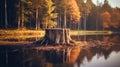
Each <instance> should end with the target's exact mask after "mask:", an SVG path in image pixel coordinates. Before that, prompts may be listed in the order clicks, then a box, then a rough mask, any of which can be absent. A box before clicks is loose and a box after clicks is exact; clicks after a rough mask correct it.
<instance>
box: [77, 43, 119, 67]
mask: <svg viewBox="0 0 120 67" xmlns="http://www.w3.org/2000/svg"><path fill="white" fill-rule="evenodd" d="M113 51H115V52H119V51H120V45H113V46H106V47H101V48H90V49H85V50H82V51H81V53H80V55H79V57H78V60H77V63H78V66H80V64H82V63H83V61H84V60H85V59H87V61H88V62H91V60H92V59H93V57H94V56H97V58H98V59H99V58H100V57H103V56H104V59H105V60H107V59H108V58H109V56H110V54H111V53H112V52H113Z"/></svg>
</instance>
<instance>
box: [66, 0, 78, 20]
mask: <svg viewBox="0 0 120 67" xmlns="http://www.w3.org/2000/svg"><path fill="white" fill-rule="evenodd" d="M66 7H67V12H68V14H69V15H70V16H72V21H74V22H79V21H80V11H79V7H78V5H77V3H76V1H75V0H71V1H67V5H66Z"/></svg>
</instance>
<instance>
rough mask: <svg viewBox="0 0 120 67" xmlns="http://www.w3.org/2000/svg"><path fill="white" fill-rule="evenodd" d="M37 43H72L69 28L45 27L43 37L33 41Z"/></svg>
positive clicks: (73, 42)
mask: <svg viewBox="0 0 120 67" xmlns="http://www.w3.org/2000/svg"><path fill="white" fill-rule="evenodd" d="M35 44H39V45H74V44H75V41H73V40H72V39H71V37H70V29H65V28H54V29H46V34H45V37H44V38H43V39H42V40H39V41H37V42H35Z"/></svg>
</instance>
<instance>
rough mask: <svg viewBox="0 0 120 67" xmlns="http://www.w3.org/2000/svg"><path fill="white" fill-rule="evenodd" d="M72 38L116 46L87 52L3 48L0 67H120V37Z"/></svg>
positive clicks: (71, 48)
mask: <svg viewBox="0 0 120 67" xmlns="http://www.w3.org/2000/svg"><path fill="white" fill-rule="evenodd" d="M72 39H74V40H78V41H84V40H86V41H90V40H92V41H96V40H99V41H104V42H105V43H112V44H113V45H112V46H106V47H101V48H88V49H81V48H79V47H67V48H65V49H61V50H50V51H48V50H41V51H38V50H35V49H32V48H28V47H22V46H14V47H10V46H0V67H120V41H119V40H120V35H110V36H108V35H106V36H104V35H101V36H97V35H95V36H72ZM13 41H14V40H13ZM90 45H91V44H90Z"/></svg>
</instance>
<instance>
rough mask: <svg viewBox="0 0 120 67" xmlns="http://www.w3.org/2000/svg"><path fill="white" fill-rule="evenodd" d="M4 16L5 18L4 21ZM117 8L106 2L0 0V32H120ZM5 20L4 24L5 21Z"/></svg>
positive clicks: (119, 9)
mask: <svg viewBox="0 0 120 67" xmlns="http://www.w3.org/2000/svg"><path fill="white" fill-rule="evenodd" d="M6 17H7V18H6ZM119 17H120V8H119V7H116V8H113V7H111V5H110V4H109V1H108V0H105V1H104V3H100V2H99V0H98V2H97V5H95V4H94V3H93V2H92V0H87V1H86V2H84V0H71V1H70V0H1V2H0V28H1V29H10V28H11V29H23V28H27V29H36V30H38V29H46V28H55V27H57V28H63V27H64V28H65V27H66V28H71V29H75V30H77V29H80V30H106V29H107V30H113V31H119V29H120V19H119ZM6 20H7V21H6Z"/></svg>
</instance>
